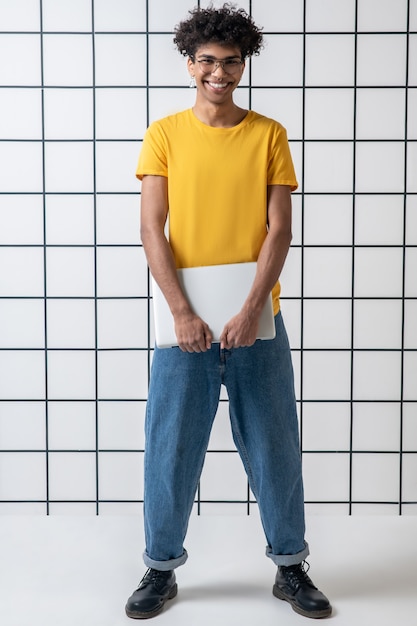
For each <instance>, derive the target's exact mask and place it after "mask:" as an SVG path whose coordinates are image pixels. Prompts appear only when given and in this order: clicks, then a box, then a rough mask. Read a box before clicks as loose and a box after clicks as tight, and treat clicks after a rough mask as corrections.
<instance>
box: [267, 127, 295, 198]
mask: <svg viewBox="0 0 417 626" xmlns="http://www.w3.org/2000/svg"><path fill="white" fill-rule="evenodd" d="M267 182H268V185H288V186H289V187H291V191H295V190H296V189H297V187H298V182H297V177H296V174H295V170H294V164H293V160H292V157H291V151H290V146H289V144H288V139H287V131H286V130H285V128H284V127H283V126H281V124H276V126H275V128H274V131H273V136H272V141H271V146H270V156H269V164H268V177H267Z"/></svg>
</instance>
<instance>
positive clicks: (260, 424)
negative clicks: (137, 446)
mask: <svg viewBox="0 0 417 626" xmlns="http://www.w3.org/2000/svg"><path fill="white" fill-rule="evenodd" d="M275 324H276V337H275V339H272V340H268V341H261V340H258V341H256V342H255V344H254V345H253V346H250V347H248V348H237V349H232V350H220V346H219V344H213V345H212V347H211V349H210V350H208V351H207V352H201V353H187V352H182V351H181V350H180V349H179V348H168V349H158V348H155V354H154V359H153V364H152V374H151V383H150V388H149V398H148V403H147V413H146V427H145V435H146V444H145V497H144V518H145V541H146V549H145V552H144V555H143V556H144V561H145V564H146V565H147V567H152V568H154V569H159V570H170V569H174V568H175V567H178V566H179V565H182V564H183V563H185V561H186V560H187V552H186V550H185V549H184V546H183V543H184V539H185V536H186V532H187V527H188V521H189V517H190V514H191V509H192V506H193V503H194V498H195V493H196V489H197V486H198V482H199V479H200V474H201V471H202V468H203V463H204V458H205V453H206V450H207V446H208V442H209V437H210V431H211V427H212V424H213V420H214V417H215V415H216V411H217V407H218V403H219V397H220V388H221V385H222V384H223V385H225V386H226V389H227V392H228V396H229V412H230V420H231V426H232V432H233V439H234V442H235V444H236V447H237V450H238V452H239V454H240V457H241V459H242V462H243V465H244V467H245V470H246V473H247V476H248V480H249V484H250V487H251V489H252V491H253V493H254V495H255V497H256V500H257V503H258V506H259V510H260V515H261V520H262V524H263V528H264V531H265V535H266V539H267V549H266V553H267V556H269V557H270V558H271V559H272V561H273V562H274V563H275V564H276V565H294V564H296V563H300V562H301V561H303V560H304V559H305V558H306V556H307V555H308V553H309V550H308V544H307V543H306V542H305V540H304V531H305V526H304V494H303V482H302V474H301V456H300V447H299V435H298V420H297V413H296V402H295V394H294V378H293V369H292V362H291V353H290V348H289V344H288V338H287V333H286V330H285V327H284V323H283V320H282V317H281V314H280V313H279V314H278V315H277V316H276V318H275Z"/></svg>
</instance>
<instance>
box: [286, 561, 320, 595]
mask: <svg viewBox="0 0 417 626" xmlns="http://www.w3.org/2000/svg"><path fill="white" fill-rule="evenodd" d="M282 569H283V572H284V576H285V578H286V580H287V582H288V583H289V585H291V587H293V588H294V589H299V588H300V587H301V586H302V585H309V586H310V587H313V588H314V589H315V588H316V587H315V585H314V584H313V581H312V580H311V578H310V577H309V576H308V574H307V572H308V571H309V569H310V564H309V563H307V561H304V562H303V563H299V564H297V565H290V566H289V567H283V568H282Z"/></svg>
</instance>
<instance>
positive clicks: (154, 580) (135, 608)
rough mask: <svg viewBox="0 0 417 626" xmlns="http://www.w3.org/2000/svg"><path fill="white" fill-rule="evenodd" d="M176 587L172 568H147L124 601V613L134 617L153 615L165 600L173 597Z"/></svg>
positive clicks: (160, 609) (159, 610)
mask: <svg viewBox="0 0 417 626" xmlns="http://www.w3.org/2000/svg"><path fill="white" fill-rule="evenodd" d="M177 591H178V587H177V583H176V582H175V574H174V571H173V570H170V571H168V572H161V571H160V570H157V569H148V571H147V572H146V574H145V576H144V577H143V578H142V580H141V581H140V583H139V587H138V588H137V589H136V591H134V592H133V593H132V595H131V596H130V598H129V599H128V601H127V603H126V615H127V616H128V617H133V618H135V619H146V618H148V617H155V615H158V613H160V612H161V611H162V609H163V608H164V604H165V602H166V601H167V600H171V599H172V598H175V596H176V595H177Z"/></svg>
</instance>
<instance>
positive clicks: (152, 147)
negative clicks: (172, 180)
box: [136, 122, 168, 180]
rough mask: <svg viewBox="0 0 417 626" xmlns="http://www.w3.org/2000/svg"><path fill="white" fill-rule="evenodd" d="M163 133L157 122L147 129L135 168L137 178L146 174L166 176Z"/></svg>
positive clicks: (165, 150) (166, 166) (165, 151)
mask: <svg viewBox="0 0 417 626" xmlns="http://www.w3.org/2000/svg"><path fill="white" fill-rule="evenodd" d="M166 145H167V142H166V139H165V134H164V132H163V130H162V128H161V127H160V125H159V124H158V123H157V122H154V123H153V124H151V125H150V126H149V128H148V129H147V131H146V133H145V136H144V139H143V144H142V149H141V151H140V154H139V162H138V166H137V169H136V177H137V178H139V180H142V178H143V177H144V176H146V175H151V176H168V165H167V149H166Z"/></svg>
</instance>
